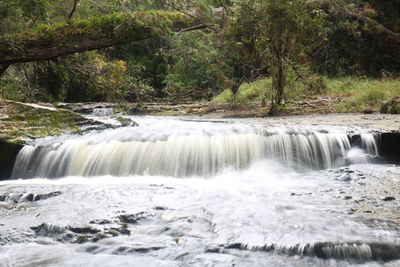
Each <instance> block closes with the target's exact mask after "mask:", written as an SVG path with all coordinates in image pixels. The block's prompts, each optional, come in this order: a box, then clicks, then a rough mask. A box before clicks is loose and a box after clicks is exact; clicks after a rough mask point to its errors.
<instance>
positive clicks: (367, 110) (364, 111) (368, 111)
mask: <svg viewBox="0 0 400 267" xmlns="http://www.w3.org/2000/svg"><path fill="white" fill-rule="evenodd" d="M362 113H364V114H372V113H374V111H373V110H372V109H364V110H363V112H362Z"/></svg>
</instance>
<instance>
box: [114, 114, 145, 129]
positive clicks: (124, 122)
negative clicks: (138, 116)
mask: <svg viewBox="0 0 400 267" xmlns="http://www.w3.org/2000/svg"><path fill="white" fill-rule="evenodd" d="M111 118H113V119H114V120H117V121H118V122H120V123H121V126H122V127H127V126H139V124H137V122H135V121H134V120H132V119H130V118H125V117H121V116H112V117H111Z"/></svg>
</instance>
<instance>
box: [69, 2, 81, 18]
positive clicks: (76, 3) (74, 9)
mask: <svg viewBox="0 0 400 267" xmlns="http://www.w3.org/2000/svg"><path fill="white" fill-rule="evenodd" d="M78 3H79V0H74V6H73V7H72V10H71V12H70V13H69V16H68V19H69V20H70V19H72V17H73V16H74V13H75V11H76V8H77V6H78Z"/></svg>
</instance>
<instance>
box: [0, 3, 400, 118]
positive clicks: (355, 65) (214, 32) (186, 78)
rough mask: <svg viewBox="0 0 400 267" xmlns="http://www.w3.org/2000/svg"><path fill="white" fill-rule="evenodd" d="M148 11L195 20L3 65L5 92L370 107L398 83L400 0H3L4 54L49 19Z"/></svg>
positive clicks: (47, 29) (24, 97)
mask: <svg viewBox="0 0 400 267" xmlns="http://www.w3.org/2000/svg"><path fill="white" fill-rule="evenodd" d="M140 12H142V13H140ZM143 12H145V13H146V14H150V15H151V14H160V12H177V13H180V14H182V15H184V16H185V17H186V18H187V19H188V20H191V21H192V22H193V23H192V24H193V25H194V26H188V27H186V28H185V27H181V28H180V29H168V30H165V31H162V32H160V34H159V35H157V36H155V37H154V38H149V39H144V40H141V41H136V42H130V41H128V39H129V38H127V41H126V42H122V43H120V44H118V45H113V46H109V47H106V48H102V49H96V50H92V51H86V52H80V53H72V54H69V55H65V56H59V57H56V58H54V59H51V60H34V61H32V62H20V63H19V62H16V63H15V64H11V65H10V66H7V68H4V72H3V73H2V75H1V77H0V98H2V99H11V100H17V101H23V102H39V101H41V102H89V101H106V102H120V101H128V102H139V103H142V102H160V101H161V102H162V101H168V102H171V101H172V102H188V101H210V100H211V101H216V102H218V101H219V102H231V103H232V104H234V105H238V104H239V105H240V104H242V105H244V104H247V103H251V102H252V101H257V102H260V103H261V105H267V106H269V110H270V112H271V113H278V112H279V111H280V110H283V109H285V105H286V103H289V102H290V101H295V100H298V99H309V98H312V97H315V96H324V97H332V98H337V97H338V98H340V99H341V101H340V103H339V104H338V105H339V106H338V107H339V109H340V110H341V111H345V112H351V111H361V110H365V109H373V110H376V109H379V107H380V104H381V102H382V101H384V100H389V99H391V98H392V97H394V96H396V95H399V94H400V79H399V75H400V0H388V1H359V0H332V1H327V0H314V1H312V0H310V1H304V0H284V1H273V0H244V1H242V0H201V1H194V0H186V1H178V0H147V1H146V0H143V1H140V0H136V1H135V0H130V1H129V0H0V58H1V57H5V55H6V52H4V51H6V50H4V49H3V50H1V40H3V42H5V40H6V41H7V45H10V44H13V43H18V39H20V38H22V37H23V36H24V35H27V34H41V35H43V36H45V35H46V36H47V37H46V38H52V36H51V35H52V34H53V35H54V34H56V32H53V31H52V30H54V29H60V28H62V27H63V28H68V27H69V26H71V28H73V27H74V30H76V25H85V27H82V29H80V31H82V32H84V31H96V30H98V29H97V28H99V27H100V28H101V27H104V28H106V27H107V26H109V25H107V23H106V22H107V21H109V20H110V18H120V17H121V16H124V15H125V14H131V15H132V16H135V14H139V13H140V14H143ZM157 12H158V13H157ZM161 14H162V13H161ZM150 17H151V16H150ZM151 18H152V19H154V20H168V18H167V17H163V16H153V17H151ZM102 22H103V23H102ZM146 22H147V21H143V24H146ZM128 24H129V23H128ZM128 24H126V23H125V22H124V23H121V24H119V25H113V29H112V30H113V31H114V32H115V31H117V30H120V28H124V27H126V28H129V25H128ZM114 26H115V27H114ZM144 26H146V25H144ZM128 34H133V35H134V34H140V33H138V32H137V31H136V32H135V31H132V32H131V33H128ZM2 53H3V54H2Z"/></svg>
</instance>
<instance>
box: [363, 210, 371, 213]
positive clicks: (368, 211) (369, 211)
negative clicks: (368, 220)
mask: <svg viewBox="0 0 400 267" xmlns="http://www.w3.org/2000/svg"><path fill="white" fill-rule="evenodd" d="M363 212H364V213H372V210H364V211H363Z"/></svg>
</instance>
